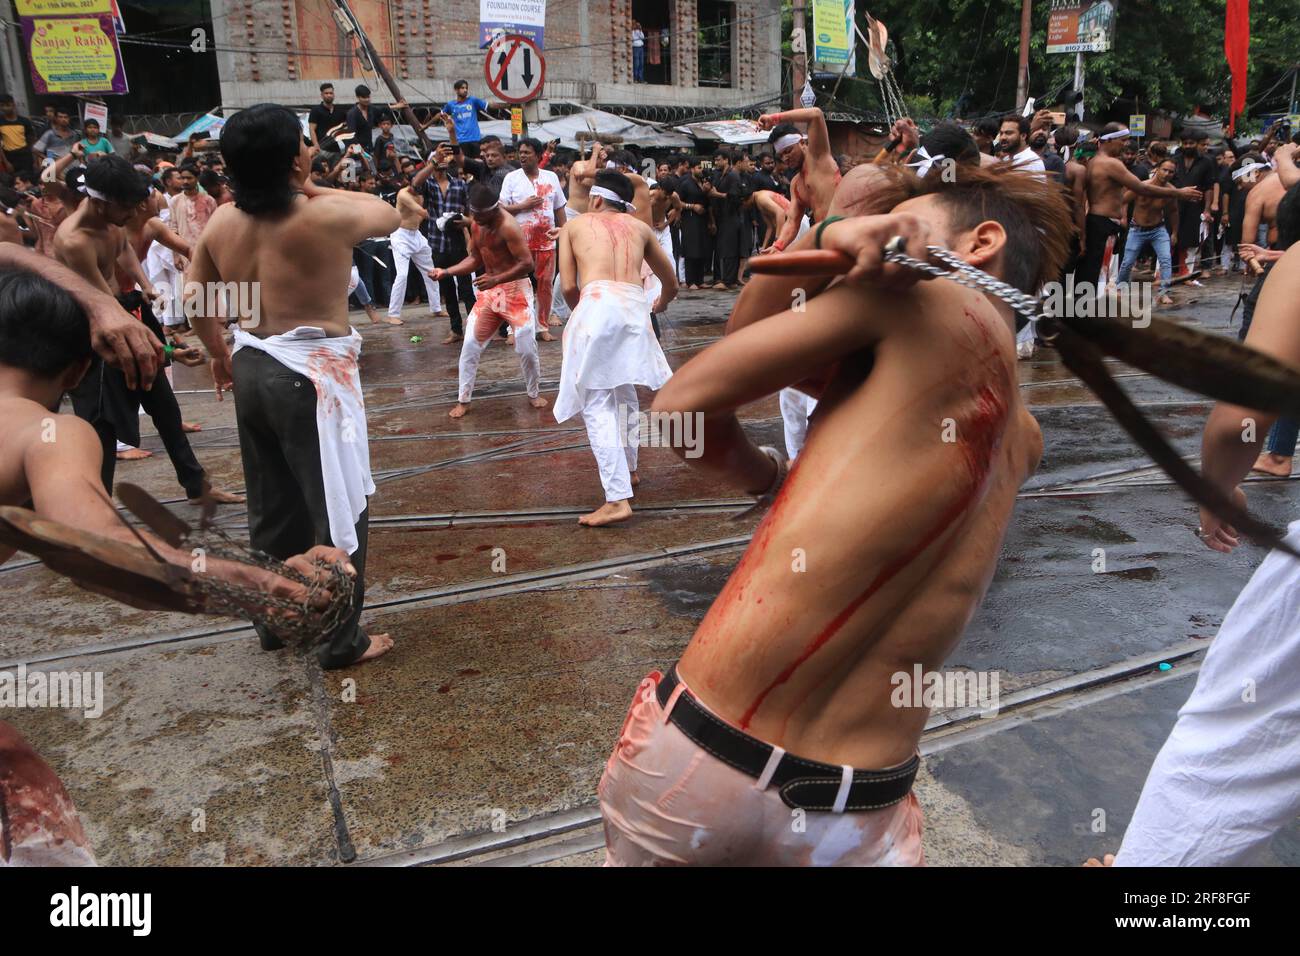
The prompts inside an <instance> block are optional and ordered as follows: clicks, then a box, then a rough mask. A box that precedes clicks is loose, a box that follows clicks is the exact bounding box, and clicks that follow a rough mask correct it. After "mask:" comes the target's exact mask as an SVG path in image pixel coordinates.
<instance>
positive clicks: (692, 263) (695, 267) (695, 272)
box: [685, 258, 709, 285]
mask: <svg viewBox="0 0 1300 956" xmlns="http://www.w3.org/2000/svg"><path fill="white" fill-rule="evenodd" d="M708 261H709V260H707V259H704V258H697V259H687V260H686V266H685V273H686V284H687V285H703V284H704V267H705V265H706V264H707V263H708Z"/></svg>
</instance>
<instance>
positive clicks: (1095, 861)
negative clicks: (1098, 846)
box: [1083, 853, 1115, 866]
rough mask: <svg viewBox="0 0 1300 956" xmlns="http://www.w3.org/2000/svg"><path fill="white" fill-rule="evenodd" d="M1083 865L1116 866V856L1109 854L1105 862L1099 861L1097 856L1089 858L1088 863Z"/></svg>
mask: <svg viewBox="0 0 1300 956" xmlns="http://www.w3.org/2000/svg"><path fill="white" fill-rule="evenodd" d="M1083 865H1084V866H1114V865H1115V854H1114V853H1107V854H1106V857H1105V861H1104V862H1103V861H1102V860H1099V859H1097V858H1096V857H1095V856H1092V857H1089V858H1088V862H1087V863H1085V864H1083Z"/></svg>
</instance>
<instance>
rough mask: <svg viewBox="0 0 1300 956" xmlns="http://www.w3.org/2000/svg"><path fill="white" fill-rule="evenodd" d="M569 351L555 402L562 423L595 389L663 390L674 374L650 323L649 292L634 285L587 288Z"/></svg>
mask: <svg viewBox="0 0 1300 956" xmlns="http://www.w3.org/2000/svg"><path fill="white" fill-rule="evenodd" d="M563 352H564V361H563V365H562V366H561V368H560V389H559V393H558V394H557V395H556V398H555V420H556V421H559V422H563V421H567V420H568V419H569V418H572V417H573V416H574V415H577V414H578V413H579V412H581V411H582V407H583V404H584V401H585V393H586V392H587V390H589V389H612V388H618V387H619V386H620V385H644V386H646V387H647V388H651V389H660V388H663V386H664V383H666V382H667V381H668V379H670V378H671V377H672V374H673V373H672V369H671V368H670V367H669V365H668V359H667V358H666V357H665V356H664V351H663V349H662V348H660V346H659V340H658V339H656V338H655V334H654V328H653V327H652V326H651V324H650V303H649V302H647V301H646V294H645V290H644V289H643V288H642V287H641V286H640V285H637V284H635V283H631V282H616V281H613V280H610V279H598V280H595V281H592V282H588V283H587V284H586V285H585V286H583V287H582V298H581V300H580V301H579V302H578V306H577V308H575V309H574V310H573V315H572V316H571V317H570V318H569V321H568V322H567V323H565V326H564V348H563Z"/></svg>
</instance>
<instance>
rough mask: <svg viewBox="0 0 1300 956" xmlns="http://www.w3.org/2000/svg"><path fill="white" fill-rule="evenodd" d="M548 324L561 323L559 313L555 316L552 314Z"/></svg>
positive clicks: (547, 321)
mask: <svg viewBox="0 0 1300 956" xmlns="http://www.w3.org/2000/svg"><path fill="white" fill-rule="evenodd" d="M546 324H547V325H559V324H560V317H559V316H558V315H553V316H551V317H550V318H549V319H547V320H546Z"/></svg>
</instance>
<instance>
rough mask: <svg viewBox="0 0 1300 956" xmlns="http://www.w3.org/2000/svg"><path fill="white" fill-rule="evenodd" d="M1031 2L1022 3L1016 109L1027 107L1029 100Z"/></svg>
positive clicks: (1023, 1) (1027, 0)
mask: <svg viewBox="0 0 1300 956" xmlns="http://www.w3.org/2000/svg"><path fill="white" fill-rule="evenodd" d="M1031 12H1032V6H1031V0H1021V2H1020V69H1019V71H1018V72H1017V73H1016V109H1017V110H1022V109H1024V107H1025V100H1027V99H1029V27H1030V13H1031Z"/></svg>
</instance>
